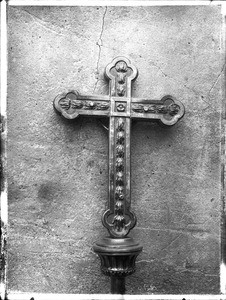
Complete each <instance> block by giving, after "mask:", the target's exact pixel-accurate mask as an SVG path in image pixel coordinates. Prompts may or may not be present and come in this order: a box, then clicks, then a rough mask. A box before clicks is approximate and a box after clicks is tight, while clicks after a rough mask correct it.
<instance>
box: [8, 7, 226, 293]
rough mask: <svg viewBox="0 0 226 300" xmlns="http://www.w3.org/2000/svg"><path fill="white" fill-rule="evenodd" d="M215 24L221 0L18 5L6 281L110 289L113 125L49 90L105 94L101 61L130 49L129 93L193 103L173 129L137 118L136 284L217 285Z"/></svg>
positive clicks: (170, 287)
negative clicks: (107, 224)
mask: <svg viewBox="0 0 226 300" xmlns="http://www.w3.org/2000/svg"><path fill="white" fill-rule="evenodd" d="M220 25H221V16H220V11H219V8H216V7H215V8H211V7H205V8H204V7H187V8H182V7H180V8H175V7H174V8H172V7H168V8H163V7H140V8H138V7H136V8H134V7H106V6H103V7H74V8H69V7H66V8H57V7H56V8H53V7H52V8H48V7H46V8H38V7H36V8H35V7H33V8H32V7H23V8H15V7H10V11H9V31H8V32H9V88H8V130H9V134H8V147H9V149H10V151H9V154H8V158H9V170H10V173H9V214H10V216H9V217H10V238H9V288H10V289H11V290H20V291H34V292H50V293H54V292H55V293H108V292H109V280H108V278H107V277H105V276H102V275H101V273H100V270H99V267H100V261H99V258H98V257H96V256H95V254H94V253H93V252H92V250H91V247H92V244H93V242H94V241H95V240H97V239H99V238H100V236H105V235H106V234H107V233H106V232H105V230H104V229H103V227H102V224H101V221H100V217H101V213H102V212H103V210H104V206H105V202H106V200H107V197H108V189H107V184H108V182H107V178H108V170H107V169H108V168H107V166H108V137H107V133H106V132H105V131H104V130H103V128H102V127H101V126H99V123H98V121H97V120H94V119H91V118H87V119H82V120H80V121H78V122H67V121H65V120H62V119H61V118H59V117H58V116H57V115H56V114H55V113H54V111H53V109H52V100H53V99H54V98H55V96H56V95H57V94H58V93H61V92H63V91H67V90H70V89H78V90H79V91H80V92H81V93H82V94H86V93H87V94H89V93H94V94H96V93H97V94H98V93H102V94H107V93H108V83H107V82H106V81H105V80H104V78H103V71H104V67H105V66H106V65H107V64H108V63H109V62H111V60H112V59H113V58H114V57H115V56H119V55H125V56H126V57H128V58H130V59H131V61H132V62H133V63H134V64H135V65H136V66H137V67H138V69H139V77H138V78H137V80H136V82H134V84H133V96H135V97H150V98H152V99H159V98H161V97H162V96H164V95H165V94H172V95H173V96H175V97H176V98H178V99H180V100H181V101H182V102H183V103H184V105H185V107H186V115H185V117H184V119H183V120H182V121H181V122H180V123H179V124H178V125H177V126H175V127H173V128H170V129H168V130H166V129H165V128H160V127H159V126H157V125H156V124H150V123H146V122H144V123H142V122H137V123H134V124H133V126H132V144H131V155H132V156H131V157H132V158H131V159H132V208H133V211H135V212H136V215H137V219H138V224H137V226H136V227H135V228H134V230H133V231H132V232H131V236H133V237H134V238H136V239H137V240H139V241H140V242H141V243H142V244H143V246H144V250H143V252H142V254H141V255H140V256H139V257H138V264H137V271H136V273H135V274H134V275H132V276H131V277H129V278H128V280H127V293H128V294H139V293H140V294H150V293H157V294H161V293H172V294H177V293H190V294H194V293H197V294H202V293H218V291H219V276H218V275H219V264H218V263H219V248H220V236H219V226H220V189H221V187H220V184H219V182H220V140H221V132H220V126H221V125H220V122H221V120H220V116H221V101H222V88H221V78H222V76H223V70H224V68H225V65H224V66H222V63H221V59H220V58H221V53H222V49H221V48H220V34H219V30H220V29H219V28H220Z"/></svg>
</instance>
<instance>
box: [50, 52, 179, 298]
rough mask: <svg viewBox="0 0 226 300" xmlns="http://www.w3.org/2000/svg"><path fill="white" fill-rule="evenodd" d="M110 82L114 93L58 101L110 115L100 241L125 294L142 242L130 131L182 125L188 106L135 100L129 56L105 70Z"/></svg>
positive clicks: (116, 289) (71, 95) (63, 108)
mask: <svg viewBox="0 0 226 300" xmlns="http://www.w3.org/2000/svg"><path fill="white" fill-rule="evenodd" d="M105 76H106V78H107V79H108V80H109V94H108V95H80V94H79V93H78V92H77V91H69V92H67V93H64V94H60V95H58V96H57V97H56V98H55V100H54V103H53V105H54V108H55V110H56V111H57V112H58V113H59V114H61V115H62V116H63V117H64V118H66V119H75V118H77V117H79V116H94V117H106V118H109V199H108V209H107V210H106V211H105V212H104V214H103V216H102V222H103V225H104V226H105V227H106V228H107V229H108V231H109V234H110V237H107V238H104V239H103V240H101V241H100V242H97V243H95V245H94V247H93V249H94V251H95V252H96V253H97V254H98V255H99V257H100V259H101V269H102V271H103V273H104V274H106V275H108V276H110V277H111V292H112V293H119V294H124V292H125V277H126V276H127V275H130V274H132V273H133V272H134V271H135V260H136V257H137V255H138V254H139V253H140V252H141V251H142V246H141V245H140V244H139V243H137V242H135V241H134V240H133V239H132V238H129V237H127V235H128V233H129V231H130V230H131V229H132V228H133V227H134V226H135V225H136V216H135V214H134V213H133V212H132V211H131V210H130V204H131V195H130V135H131V120H132V119H140V120H150V121H157V122H160V123H161V124H163V125H165V126H172V125H174V124H176V123H177V122H178V121H179V120H180V119H181V118H182V117H183V115H184V113H185V109H184V106H183V104H182V103H181V102H180V101H178V100H176V99H175V98H174V97H172V96H170V95H167V96H164V97H163V98H162V99H161V100H152V99H149V98H132V96H131V93H132V81H134V80H135V79H136V78H137V76H138V70H137V68H136V67H135V66H134V65H132V64H131V62H130V61H129V59H127V58H125V57H116V58H115V59H113V61H112V62H111V63H110V64H108V65H107V67H106V68H105Z"/></svg>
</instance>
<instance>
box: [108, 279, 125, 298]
mask: <svg viewBox="0 0 226 300" xmlns="http://www.w3.org/2000/svg"><path fill="white" fill-rule="evenodd" d="M125 291H126V288H125V277H116V276H111V293H112V294H125Z"/></svg>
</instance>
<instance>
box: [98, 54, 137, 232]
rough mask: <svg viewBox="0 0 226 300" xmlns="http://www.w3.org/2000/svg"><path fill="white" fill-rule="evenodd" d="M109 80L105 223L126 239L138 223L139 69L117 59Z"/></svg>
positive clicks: (108, 73)
mask: <svg viewBox="0 0 226 300" xmlns="http://www.w3.org/2000/svg"><path fill="white" fill-rule="evenodd" d="M105 75H106V76H107V77H108V79H109V80H110V84H109V95H110V97H111V100H110V101H111V114H110V121H109V205H108V206H109V208H108V210H107V211H106V212H105V213H104V215H103V224H104V226H105V227H106V228H107V229H108V230H109V233H110V234H111V236H113V237H124V236H126V235H127V234H128V233H129V230H130V229H131V228H133V227H134V226H135V224H136V218H135V215H134V214H133V213H132V212H130V203H131V197H130V131H131V130H130V127H131V120H130V106H131V81H132V80H134V79H135V78H136V77H137V69H136V67H135V66H132V65H131V64H130V62H129V61H128V60H127V59H125V58H120V57H117V58H115V59H114V60H113V62H112V63H111V64H109V65H108V66H107V67H106V70H105Z"/></svg>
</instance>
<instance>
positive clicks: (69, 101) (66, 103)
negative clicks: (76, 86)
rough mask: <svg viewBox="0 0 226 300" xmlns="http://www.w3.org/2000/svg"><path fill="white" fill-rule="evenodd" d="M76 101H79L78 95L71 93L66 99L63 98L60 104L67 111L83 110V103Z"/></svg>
mask: <svg viewBox="0 0 226 300" xmlns="http://www.w3.org/2000/svg"><path fill="white" fill-rule="evenodd" d="M76 99H77V94H75V93H72V92H71V93H68V94H67V95H66V96H65V97H64V98H62V99H61V100H60V101H59V104H60V106H61V107H62V108H63V109H65V110H69V109H70V108H73V109H79V108H82V107H83V104H82V102H81V101H79V100H76Z"/></svg>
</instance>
